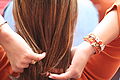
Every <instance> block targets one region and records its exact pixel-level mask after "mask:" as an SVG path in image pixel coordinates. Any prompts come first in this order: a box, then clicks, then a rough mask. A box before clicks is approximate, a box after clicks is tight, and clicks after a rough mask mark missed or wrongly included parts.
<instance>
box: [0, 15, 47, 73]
mask: <svg viewBox="0 0 120 80" xmlns="http://www.w3.org/2000/svg"><path fill="white" fill-rule="evenodd" d="M3 22H4V19H3V17H2V16H1V15H0V24H2V23H3ZM0 44H1V45H2V46H3V47H4V49H5V51H6V52H7V57H8V59H9V61H10V63H11V67H12V70H13V71H14V72H23V69H24V68H27V67H28V66H29V63H32V60H36V61H38V60H41V59H42V58H44V57H45V54H35V53H34V52H33V51H32V49H31V48H30V47H29V46H28V44H27V43H26V42H25V41H24V39H23V38H22V37H21V36H19V35H18V34H17V33H15V32H14V31H12V29H11V28H10V27H9V25H8V24H4V25H3V26H1V27H0Z"/></svg>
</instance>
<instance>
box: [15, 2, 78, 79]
mask: <svg viewBox="0 0 120 80" xmlns="http://www.w3.org/2000/svg"><path fill="white" fill-rule="evenodd" d="M13 13H14V19H15V22H16V27H17V31H18V33H19V34H20V35H21V36H22V37H23V38H24V39H25V40H26V42H27V43H28V44H29V45H30V47H31V48H32V49H33V51H35V52H37V53H42V52H46V57H45V58H44V59H43V60H41V61H39V62H37V63H36V64H35V65H30V66H29V68H27V69H25V70H24V72H23V73H22V74H21V76H20V78H19V80H48V77H46V76H44V74H45V73H47V72H54V73H62V72H65V70H66V69H67V68H68V67H69V65H70V60H71V54H70V53H71V46H72V40H73V32H74V28H75V24H76V18H77V0H14V7H13Z"/></svg>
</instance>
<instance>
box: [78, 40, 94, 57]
mask: <svg viewBox="0 0 120 80" xmlns="http://www.w3.org/2000/svg"><path fill="white" fill-rule="evenodd" d="M81 49H82V51H84V53H85V55H87V56H88V57H89V56H91V55H93V54H94V53H95V50H94V48H93V47H92V46H91V45H90V44H89V43H88V42H86V41H84V42H82V43H81V44H80V45H79V46H78V50H80V51H81Z"/></svg>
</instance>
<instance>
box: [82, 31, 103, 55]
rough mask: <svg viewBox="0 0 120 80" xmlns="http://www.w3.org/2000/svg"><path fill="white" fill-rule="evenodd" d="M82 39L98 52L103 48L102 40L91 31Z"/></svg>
mask: <svg viewBox="0 0 120 80" xmlns="http://www.w3.org/2000/svg"><path fill="white" fill-rule="evenodd" d="M83 39H84V41H87V42H88V43H90V45H91V46H92V47H93V48H94V50H95V52H96V53H100V52H101V51H103V49H104V48H105V45H104V44H103V42H102V40H100V39H99V38H98V37H97V36H95V35H94V34H92V33H91V34H89V35H87V36H86V37H85V38H83Z"/></svg>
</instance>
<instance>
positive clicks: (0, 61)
mask: <svg viewBox="0 0 120 80" xmlns="http://www.w3.org/2000/svg"><path fill="white" fill-rule="evenodd" d="M10 71H11V67H10V63H9V61H8V59H7V56H6V52H5V51H4V49H3V47H2V46H1V45H0V80H10V79H9V74H10Z"/></svg>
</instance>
